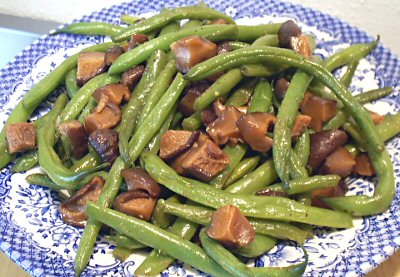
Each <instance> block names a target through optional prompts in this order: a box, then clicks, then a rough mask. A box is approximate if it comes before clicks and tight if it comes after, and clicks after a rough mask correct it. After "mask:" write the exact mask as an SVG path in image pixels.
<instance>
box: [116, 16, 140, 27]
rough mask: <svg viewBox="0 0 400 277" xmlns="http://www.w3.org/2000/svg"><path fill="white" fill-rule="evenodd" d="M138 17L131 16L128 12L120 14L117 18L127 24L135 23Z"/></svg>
mask: <svg viewBox="0 0 400 277" xmlns="http://www.w3.org/2000/svg"><path fill="white" fill-rule="evenodd" d="M140 19H141V18H140V17H136V16H132V15H129V14H121V15H120V17H119V20H121V22H123V23H125V24H129V25H132V24H135V23H137V22H138V21H139V20H140Z"/></svg>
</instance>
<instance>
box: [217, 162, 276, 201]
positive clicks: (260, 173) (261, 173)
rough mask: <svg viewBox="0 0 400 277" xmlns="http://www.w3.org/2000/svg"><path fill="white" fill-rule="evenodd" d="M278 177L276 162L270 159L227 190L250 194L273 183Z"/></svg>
mask: <svg viewBox="0 0 400 277" xmlns="http://www.w3.org/2000/svg"><path fill="white" fill-rule="evenodd" d="M277 178H278V175H277V174H276V171H275V167H274V162H273V160H268V161H266V162H264V163H263V164H262V165H260V166H259V167H258V168H257V169H256V170H254V171H253V172H251V173H249V174H247V175H246V177H244V178H242V179H240V180H238V181H237V182H235V183H233V184H231V185H230V186H229V187H228V188H226V189H225V190H226V191H228V192H231V193H240V194H249V193H253V192H255V191H258V190H260V189H262V188H263V187H266V186H268V185H270V184H272V183H273V182H274V181H275V180H276V179H277Z"/></svg>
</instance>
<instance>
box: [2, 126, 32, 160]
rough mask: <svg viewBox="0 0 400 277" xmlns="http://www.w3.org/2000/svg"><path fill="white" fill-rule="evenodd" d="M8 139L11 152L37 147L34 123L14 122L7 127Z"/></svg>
mask: <svg viewBox="0 0 400 277" xmlns="http://www.w3.org/2000/svg"><path fill="white" fill-rule="evenodd" d="M6 140H7V144H8V151H9V153H10V154H13V153H17V152H24V151H27V150H32V149H35V146H36V132H35V127H34V126H33V124H32V123H26V122H23V123H12V124H8V125H7V127H6Z"/></svg>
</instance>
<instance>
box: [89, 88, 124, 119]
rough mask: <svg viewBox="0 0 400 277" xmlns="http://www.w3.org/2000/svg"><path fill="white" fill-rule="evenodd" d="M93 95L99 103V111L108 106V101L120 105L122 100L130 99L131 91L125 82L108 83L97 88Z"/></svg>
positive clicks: (96, 110) (97, 108) (97, 109)
mask: <svg viewBox="0 0 400 277" xmlns="http://www.w3.org/2000/svg"><path fill="white" fill-rule="evenodd" d="M92 96H93V98H94V99H96V101H97V103H98V105H97V107H96V109H95V112H96V113H99V112H101V111H102V110H103V109H104V108H105V107H106V105H107V103H110V102H111V103H113V104H115V105H117V106H118V105H120V104H121V102H122V100H124V101H128V100H129V99H130V97H131V93H130V91H129V89H128V87H127V86H125V85H123V84H108V85H105V86H102V87H100V88H98V89H96V90H95V91H94V92H93V94H92Z"/></svg>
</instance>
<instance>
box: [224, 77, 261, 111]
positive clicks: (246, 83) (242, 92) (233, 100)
mask: <svg viewBox="0 0 400 277" xmlns="http://www.w3.org/2000/svg"><path fill="white" fill-rule="evenodd" d="M255 83H256V80H254V79H245V80H243V82H242V84H240V86H239V88H237V89H236V90H235V91H234V92H232V94H231V96H230V97H229V98H228V99H227V100H226V102H225V106H233V107H240V106H244V105H246V104H247V103H248V102H249V100H250V97H251V95H252V94H253V92H254V87H255Z"/></svg>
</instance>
